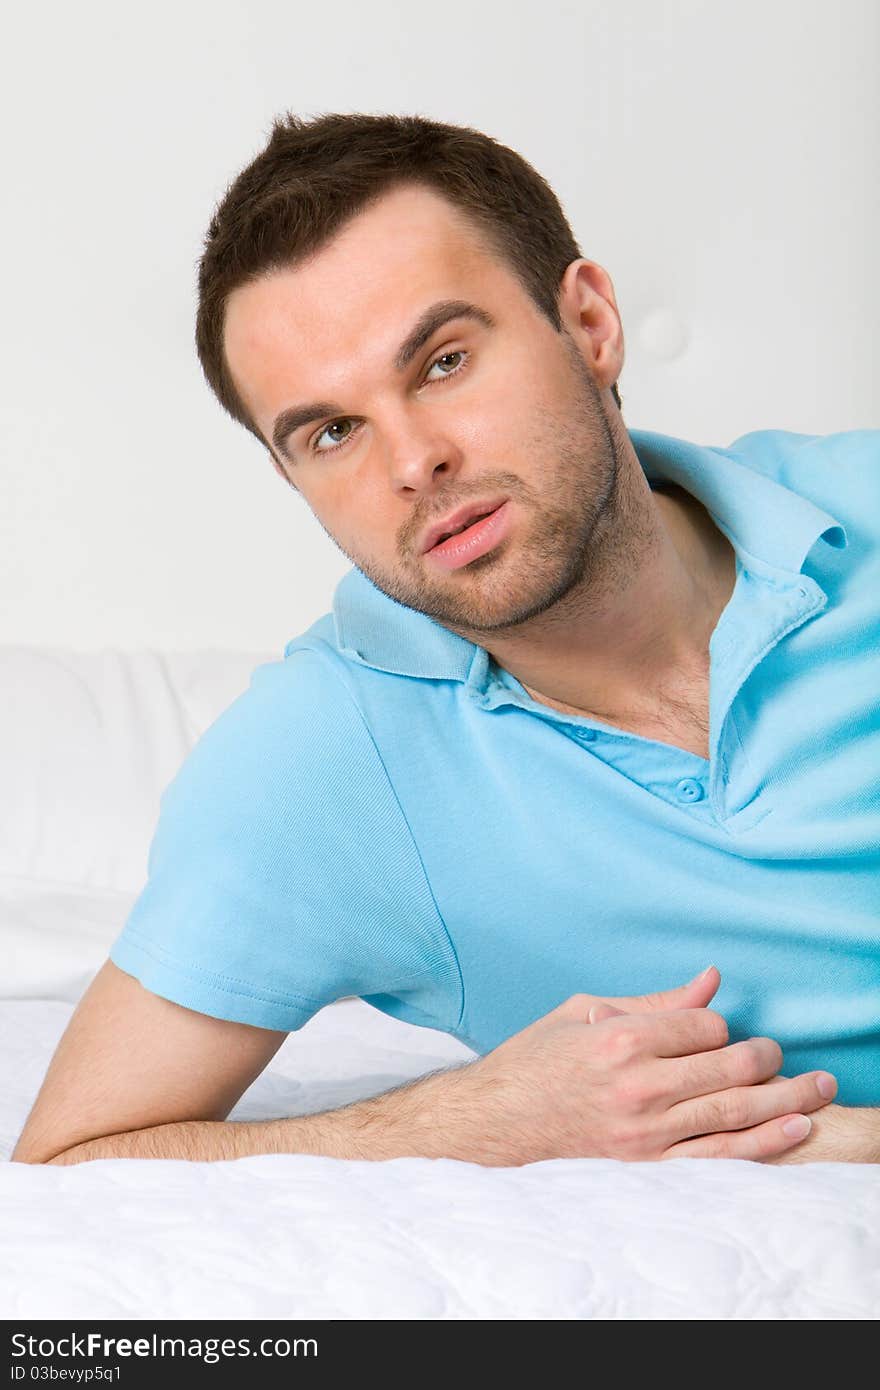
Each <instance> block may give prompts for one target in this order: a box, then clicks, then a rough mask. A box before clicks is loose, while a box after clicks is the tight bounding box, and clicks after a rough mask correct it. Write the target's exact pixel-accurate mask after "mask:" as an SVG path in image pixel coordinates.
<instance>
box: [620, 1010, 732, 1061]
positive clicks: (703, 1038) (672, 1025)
mask: <svg viewBox="0 0 880 1390" xmlns="http://www.w3.org/2000/svg"><path fill="white" fill-rule="evenodd" d="M627 1023H628V1024H632V1025H633V1026H635V1027H639V1028H642V1029H643V1030H644V1032H645V1039H646V1047H647V1048H648V1049H649V1050H650V1051H651V1052H653V1055H654V1056H655V1057H689V1056H693V1055H694V1054H695V1053H698V1052H709V1051H714V1050H715V1049H716V1048H719V1047H726V1046H727V1044H728V1042H729V1041H730V1033H729V1030H728V1027H727V1022H726V1020H725V1019H724V1018H723V1016H722V1015H721V1014H719V1013H716V1012H715V1010H714V1009H706V1008H695V1009H674V1010H672V1011H670V1012H669V1013H658V1014H630V1015H629V1018H628V1020H627Z"/></svg>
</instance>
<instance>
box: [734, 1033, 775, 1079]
mask: <svg viewBox="0 0 880 1390" xmlns="http://www.w3.org/2000/svg"><path fill="white" fill-rule="evenodd" d="M731 1059H732V1061H733V1079H734V1081H736V1082H737V1084H739V1085H740V1086H750V1085H753V1084H754V1083H755V1082H756V1081H762V1080H763V1079H764V1077H765V1076H766V1075H767V1049H766V1048H765V1047H764V1046H763V1045H762V1042H761V1039H760V1038H748V1039H747V1040H746V1041H745V1042H741V1043H734V1045H733V1048H732V1049H731Z"/></svg>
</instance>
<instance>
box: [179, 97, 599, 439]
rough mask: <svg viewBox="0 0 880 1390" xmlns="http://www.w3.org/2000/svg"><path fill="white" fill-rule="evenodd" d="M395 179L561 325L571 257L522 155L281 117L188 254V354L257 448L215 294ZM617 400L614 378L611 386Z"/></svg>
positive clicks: (427, 124)
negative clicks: (429, 197) (476, 237)
mask: <svg viewBox="0 0 880 1390" xmlns="http://www.w3.org/2000/svg"><path fill="white" fill-rule="evenodd" d="M401 183H422V184H425V185H427V186H428V187H430V188H433V189H434V190H435V191H436V192H438V193H440V194H442V195H443V196H444V197H445V198H446V199H447V200H448V201H449V202H450V203H453V204H454V205H455V206H456V207H458V208H459V209H460V210H461V211H462V212H464V213H465V214H466V215H467V216H468V217H469V218H470V219H471V220H472V222H473V223H475V224H476V226H477V227H478V229H480V230H482V231H483V233H484V234H485V236H486V239H487V241H488V244H489V246H490V247H491V248H492V249H493V250H494V251H495V252H496V253H497V255H498V256H499V257H500V258H501V259H502V260H504V261H506V262H507V264H508V265H509V266H510V268H511V270H512V271H513V273H514V274H515V275H516V276H517V278H518V279H519V280H520V282H521V284H522V285H523V288H524V289H525V290H526V292H527V293H528V294H529V295H530V296H531V298H532V299H533V300H534V302H535V304H536V305H537V307H538V308H539V309H540V310H541V312H542V313H543V314H545V315H546V317H547V318H548V319H549V320H550V322H551V323H552V325H553V327H554V328H555V329H556V331H557V332H560V331H561V319H560V316H559V308H558V292H559V284H560V281H561V279H562V275H563V273H564V271H565V268H566V266H568V265H569V264H570V263H571V262H572V261H573V260H577V259H579V258H580V257H581V255H582V253H581V250H580V248H579V246H578V244H577V242H576V241H575V239H574V236H573V235H572V231H571V228H570V226H569V224H568V221H567V219H566V217H565V214H564V212H563V211H562V208H561V206H560V204H559V200H558V199H557V197H556V195H555V194H554V192H553V190H552V189H551V188H550V185H549V184H548V183H547V182H546V181H545V180H544V179H543V178H542V177H541V175H540V174H538V173H537V172H536V170H535V169H533V168H532V166H531V165H530V164H528V163H527V162H526V160H525V159H523V157H522V156H521V155H519V154H517V153H516V152H515V151H513V150H511V149H508V148H507V146H506V145H502V144H499V143H498V141H496V140H493V139H492V137H491V136H488V135H484V134H482V132H480V131H478V130H473V129H471V128H470V127H468V126H455V125H446V124H443V123H441V122H439V121H431V120H427V119H426V118H424V117H422V116H395V115H364V114H361V113H353V114H339V113H330V114H328V115H323V116H318V117H316V118H315V119H313V120H311V121H305V120H302V119H300V118H299V117H297V116H295V115H293V114H292V113H290V112H288V113H287V114H286V116H284V117H282V118H276V119H275V121H274V122H273V126H272V133H271V135H270V136H269V140H268V143H267V144H266V146H265V148H264V149H263V150H262V152H261V153H260V154H258V155H257V157H256V158H255V159H254V160H253V161H252V162H251V163H250V164H249V165H248V166H247V167H246V168H245V169H243V170H242V172H241V173H240V174H239V175H238V177H237V178H236V179H235V180H234V181H233V182H232V183H231V184H230V185H229V187H228V188H227V190H226V193H225V194H224V196H223V198H222V199H221V201H220V203H219V204H218V205H217V208H216V210H215V212H214V215H213V217H212V218H211V222H210V225H209V227H208V232H207V235H206V237H205V240H204V252H203V254H202V257H201V259H200V261H199V274H198V291H199V304H198V312H197V315H196V333H195V339H196V351H197V352H198V356H199V361H200V362H201V365H202V370H203V372H204V374H205V377H206V378H207V381H208V384H209V386H210V387H211V390H212V391H213V392H214V394H215V395H216V397H217V399H218V400H219V401H220V404H221V405H222V406H223V408H224V410H226V411H227V412H228V413H229V414H230V415H231V416H232V418H233V419H234V420H237V421H238V422H239V423H240V424H242V425H244V426H245V428H246V429H248V430H250V432H251V433H252V434H253V435H255V436H256V438H257V439H259V440H260V442H261V444H264V445H265V444H266V441H265V439H264V438H263V436H262V434H261V433H260V432H259V430H258V429H257V428H256V426H255V425H254V423H253V421H252V420H251V419H250V418H249V416H248V412H247V411H246V409H245V407H244V405H243V403H242V401H241V400H240V398H239V395H238V392H237V391H236V389H235V386H234V383H233V381H232V377H231V375H230V372H229V368H228V366H227V363H226V357H225V354H224V351H223V329H224V320H225V313H226V300H227V297H228V295H229V294H231V292H232V291H233V290H235V289H237V288H238V287H239V286H241V285H244V284H248V283H249V282H250V281H252V280H255V279H257V278H258V277H259V276H261V275H264V274H266V273H268V272H270V271H272V270H276V269H280V268H282V267H285V266H291V265H295V264H297V263H298V262H299V261H301V260H303V259H304V258H305V257H306V256H308V255H310V254H312V253H314V252H315V251H317V250H319V249H320V248H321V247H322V246H323V245H324V244H325V243H326V242H328V241H329V240H330V238H331V237H332V236H333V234H334V233H335V232H337V231H338V230H340V229H341V227H342V225H343V224H344V223H346V222H347V221H349V220H350V219H351V218H352V217H354V216H355V215H356V214H357V213H359V212H361V211H362V210H363V209H364V208H366V207H367V206H368V205H369V204H370V203H372V202H373V201H374V200H376V199H377V198H378V197H380V196H381V195H382V194H383V193H385V192H387V191H388V190H389V189H390V188H392V187H393V186H395V185H398V184H401ZM611 389H612V394H613V396H614V399H615V400H616V402H617V405H618V407H620V405H621V399H620V395H619V393H618V390H617V384H616V383H615V384H614V386H613V387H612V388H611Z"/></svg>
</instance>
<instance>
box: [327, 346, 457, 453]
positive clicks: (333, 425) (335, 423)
mask: <svg viewBox="0 0 880 1390" xmlns="http://www.w3.org/2000/svg"><path fill="white" fill-rule="evenodd" d="M454 357H458V358H463V359H464V360H463V361H462V362H460V363H459V365H458V366H454V367H453V368H452V370H451V371H443V372H442V375H440V376H438V377H434V378H432V379H429V378H428V377H427V376H426V377H425V381H426V382H427V384H428V385H429V386H436V385H438V383H440V382H442V381H448V380H449V378H450V377H452V376H458V375H459V374H460V373H461V372H463V371H465V370H466V369H467V364H468V359H469V358H470V353H469V352H467V351H465V350H464V349H463V348H459V349H457V350H456V351H455V352H444V353H443V354H442V356H440V357H435V358H434V361H433V362H432V363H431V365H430V367H429V368H428V371H429V372H432V371H433V370H434V368H435V367H439V366H440V365H441V363H443V362H448V361H449V359H450V358H454ZM352 423H354V422H353V421H352V420H351V419H349V418H348V417H347V416H343V418H342V419H339V420H331V421H330V423H329V424H327V425H325V426H324V428H323V429H322V430H320V431H319V433H318V434H316V435H315V437H314V439H313V440H312V442H311V444H310V445H309V452H310V453H313V454H335V453H336V451H337V450H338V449H342V448H344V446H345V445H346V444H347V443H348V441H349V440H350V439H352V438H353V436H354V434H355V433H356V430H354V429H350V430H349V431H348V433H347V434H345V435H344V436H343V437H342V439H340V440H338V441H337V442H336V443H335V444H331V446H330V448H329V449H320V448H319V447H318V444H319V441H320V440H322V439H323V438H324V435H325V434H328V433H329V432H330V431H331V430H336V429H338V428H339V426H340V425H351V424H352Z"/></svg>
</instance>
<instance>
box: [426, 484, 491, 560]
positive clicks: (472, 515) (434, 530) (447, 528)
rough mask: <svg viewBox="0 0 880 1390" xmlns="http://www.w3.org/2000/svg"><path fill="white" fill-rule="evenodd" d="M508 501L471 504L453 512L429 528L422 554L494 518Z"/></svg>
mask: <svg viewBox="0 0 880 1390" xmlns="http://www.w3.org/2000/svg"><path fill="white" fill-rule="evenodd" d="M506 500H507V499H506V498H504V497H500V498H495V499H494V500H491V501H488V502H471V503H469V504H467V505H466V506H464V507H459V509H458V511H456V512H453V513H452V515H451V516H448V517H446V518H445V520H443V521H439V522H437V523H436V524H435V525H434V526H431V527H429V529H428V531H427V533H426V535H425V539H424V542H423V544H422V554H423V555H426V554H427V553H428V552H429V551H431V550H433V549H435V547H436V546H438V545H442V544H443V542H444V541H447V540H449V539H450V537H452V536H458V535H461V534H462V533H463V532H464V531H466V530H468V529H469V528H470V527H471V526H473V525H475V524H476V522H478V521H483V520H485V518H486V517H488V516H492V514H493V513H494V512H496V511H498V509H499V507H501V506H502V505H503V503H504V502H505V501H506Z"/></svg>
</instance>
